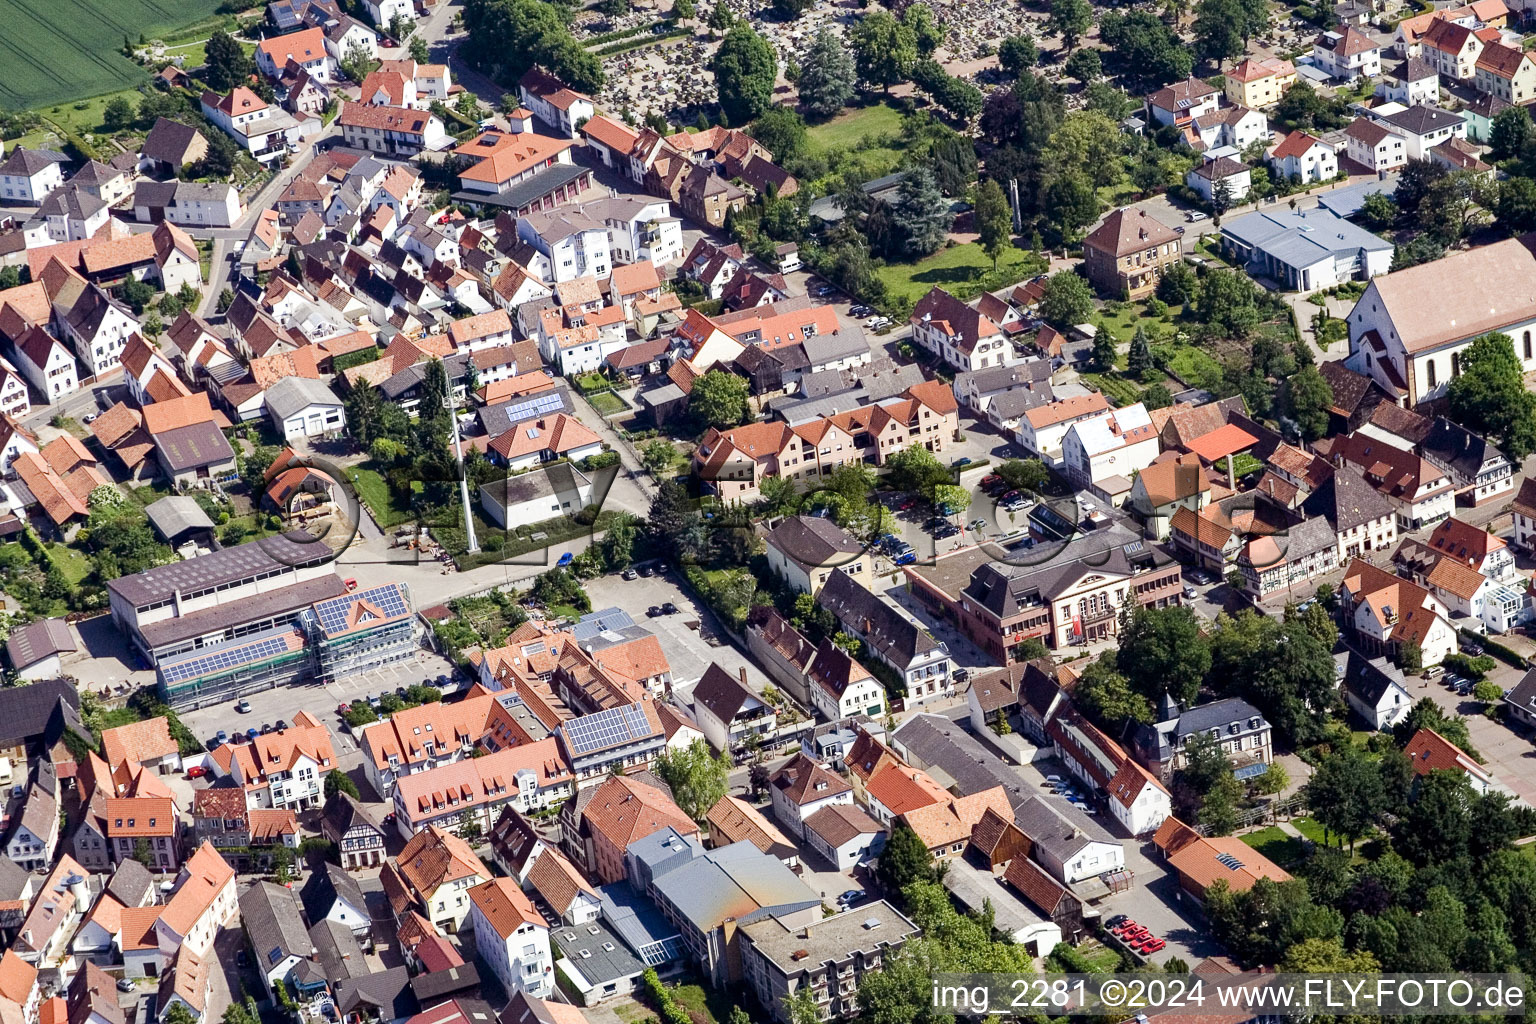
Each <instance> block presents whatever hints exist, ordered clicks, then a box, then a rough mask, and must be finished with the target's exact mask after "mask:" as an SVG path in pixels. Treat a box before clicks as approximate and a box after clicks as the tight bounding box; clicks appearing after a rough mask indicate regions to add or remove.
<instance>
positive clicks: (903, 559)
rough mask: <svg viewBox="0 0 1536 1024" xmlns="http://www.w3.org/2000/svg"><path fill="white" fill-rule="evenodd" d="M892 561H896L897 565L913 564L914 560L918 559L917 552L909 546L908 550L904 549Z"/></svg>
mask: <svg viewBox="0 0 1536 1024" xmlns="http://www.w3.org/2000/svg"><path fill="white" fill-rule="evenodd" d="M892 561H894V562H895V563H896V564H897V565H911V564H912V563H913V562H915V561H917V552H916V551H913V550H912V549H911V548H908V549H907V550H906V551H903V552H902V553H901V554H899V555H897V556H896V557H895V558H894V559H892Z"/></svg>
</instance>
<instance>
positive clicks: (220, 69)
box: [203, 29, 255, 92]
mask: <svg viewBox="0 0 1536 1024" xmlns="http://www.w3.org/2000/svg"><path fill="white" fill-rule="evenodd" d="M203 60H204V63H205V66H204V68H203V81H204V82H207V83H208V87H209V88H210V89H212V90H213V91H214V92H228V91H229V90H230V89H233V88H234V87H235V86H237V85H240V84H241V83H242V82H245V81H246V80H247V79H249V78H250V76H251V72H252V71H253V70H254V69H255V65H254V64H253V63H252V62H251V58H250V57H249V56H247V55H246V52H245V49H244V47H242V46H241V45H240V44H239V43H237V42H236V41H235V39H234V37H233V36H231V35H230V34H229V33H228V32H225V31H224V30H223V29H217V30H215V31H214V32H213V33H212V34H211V35H209V37H208V42H207V43H205V44H204V46H203Z"/></svg>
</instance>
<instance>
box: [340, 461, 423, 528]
mask: <svg viewBox="0 0 1536 1024" xmlns="http://www.w3.org/2000/svg"><path fill="white" fill-rule="evenodd" d="M352 484H353V486H355V487H356V488H357V494H358V497H360V498H362V499H363V501H364V503H365V504H367V506H368V510H369V511H370V512H372V513H373V518H374V519H375V520H376V521H377V522H378V524H379V526H381V527H383V528H384V529H388V528H389V527H391V526H399V525H400V524H401V523H403V522H405V521H406V520H408V519H410V518H411V509H410V506H408V505H399V504H397V503H396V501H395V496H394V494H393V492H391V491H390V489H389V484H388V483H386V482H385V480H384V476H383V474H382V473H380V472H379V471H378V470H377V469H374V468H373V467H372V466H370V465H369V464H367V463H364V464H363V465H361V466H353V467H352ZM417 486H418V487H419V486H420V485H419V483H418V485H417Z"/></svg>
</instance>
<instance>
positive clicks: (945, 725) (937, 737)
mask: <svg viewBox="0 0 1536 1024" xmlns="http://www.w3.org/2000/svg"><path fill="white" fill-rule="evenodd" d="M891 741H892V743H893V744H896V745H899V746H900V747H901V749H903V750H905V751H907V753H908V754H909V755H910V757H909V760H913V761H916V762H917V764H918V766H919V767H921V768H922V769H923V770H924V771H926V772H928V774H930V775H933V776H934V777H935V778H936V779H937V781H938V782H939V784H940V785H942V786H944V787H945V788H946V789H949V788H953V789H954V790H956V791H957V792H958V793H959V794H960V795H961V796H971V795H972V794H975V793H984V792H986V791H987V790H989V789H992V788H993V787H995V786H1001V787H1003V791H1004V792H1005V793H1007V794H1008V805H1009V806H1010V807H1017V806H1018V805H1019V804H1021V803H1023V802H1024V801H1025V800H1028V799H1029V798H1030V797H1031V796H1033V795H1034V793H1033V791H1032V790H1031V789H1030V788H1029V787H1028V786H1026V785H1025V784H1024V780H1023V778H1022V777H1020V776H1018V775H1015V774H1014V773H1013V772H1012V771H1010V770H1009V768H1008V766H1007V765H1005V764H1004V763H1003V762H1002V760H1001V759H1000V758H999V757H998V756H997V755H996V754H994V753H992V752H991V751H990V750H988V749H987V748H986V747H984V746H982V745H981V742H980V741H979V740H977V739H976V737H974V736H972V735H971V734H970V733H968V732H966V731H965V730H964V729H962V728H960V726H959V725H957V724H956V723H954V722H952V721H950V720H949V719H948V718H945V717H944V716H942V715H913V716H912V717H911V718H909V719H907V720H906V721H905V722H903V723H902V724H901V728H899V729H897V730H896V731H895V732H894V733H892V734H891ZM944 776H948V778H945V777H944Z"/></svg>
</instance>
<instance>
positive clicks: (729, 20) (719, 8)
mask: <svg viewBox="0 0 1536 1024" xmlns="http://www.w3.org/2000/svg"><path fill="white" fill-rule="evenodd" d="M734 24H736V16H735V15H734V14H732V13H731V9H730V8H729V7H727V6H726V5H725V2H724V0H721V2H719V3H717V4H715V6H714V7H712V8H710V11H709V27H710V28H712V29H714V30H716V31H717V32H724V31H726V30H727V29H729V28H730V27H731V26H732V25H734Z"/></svg>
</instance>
